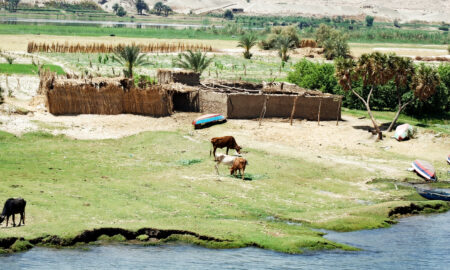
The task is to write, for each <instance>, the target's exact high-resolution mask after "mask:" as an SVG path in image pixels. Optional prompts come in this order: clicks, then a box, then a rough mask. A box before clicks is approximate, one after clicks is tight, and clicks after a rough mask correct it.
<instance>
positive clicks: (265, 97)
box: [40, 70, 342, 120]
mask: <svg viewBox="0 0 450 270" xmlns="http://www.w3.org/2000/svg"><path fill="white" fill-rule="evenodd" d="M157 76H158V81H159V82H160V84H157V85H139V84H138V85H137V86H134V85H131V84H130V81H129V80H127V79H124V78H92V79H67V78H56V77H48V78H41V89H42V90H40V92H41V94H45V95H46V97H47V108H48V111H49V112H50V113H52V114H57V115H60V114H88V113H90V114H120V113H134V114H142V115H150V116H167V115H170V114H172V113H173V112H174V111H183V112H203V113H221V114H223V115H224V116H226V117H227V118H231V119H233V118H234V119H255V118H259V117H260V116H261V115H262V114H264V116H265V117H281V118H288V117H291V115H292V117H293V118H299V119H308V120H317V119H318V118H320V120H336V119H340V116H341V102H342V96H338V95H331V94H324V93H322V92H320V91H313V90H307V89H303V88H300V87H298V86H296V85H293V84H289V83H264V84H257V83H248V82H229V81H203V82H200V80H199V76H198V74H196V73H191V72H186V71H183V70H158V75H157ZM319 112H320V114H319Z"/></svg>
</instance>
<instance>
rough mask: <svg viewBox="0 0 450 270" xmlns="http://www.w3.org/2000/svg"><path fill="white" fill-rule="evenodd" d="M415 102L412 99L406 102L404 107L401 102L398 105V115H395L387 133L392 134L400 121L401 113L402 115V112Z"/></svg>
mask: <svg viewBox="0 0 450 270" xmlns="http://www.w3.org/2000/svg"><path fill="white" fill-rule="evenodd" d="M413 100H414V99H411V100H409V101H408V102H406V103H405V104H403V105H402V103H401V102H400V103H399V104H398V110H397V113H396V114H395V116H394V119H393V120H392V122H391V124H390V125H389V128H388V129H387V132H391V131H392V129H393V128H394V126H395V123H396V122H397V120H398V117H399V116H400V113H401V112H402V111H403V109H405V108H406V106H408V105H409V104H410V103H411V102H412V101H413Z"/></svg>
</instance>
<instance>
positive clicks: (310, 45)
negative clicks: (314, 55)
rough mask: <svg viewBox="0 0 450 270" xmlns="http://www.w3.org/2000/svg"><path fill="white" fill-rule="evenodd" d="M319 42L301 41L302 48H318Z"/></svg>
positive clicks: (312, 40) (311, 40)
mask: <svg viewBox="0 0 450 270" xmlns="http://www.w3.org/2000/svg"><path fill="white" fill-rule="evenodd" d="M316 47H317V42H316V41H315V40H314V39H302V40H301V41H300V48H316Z"/></svg>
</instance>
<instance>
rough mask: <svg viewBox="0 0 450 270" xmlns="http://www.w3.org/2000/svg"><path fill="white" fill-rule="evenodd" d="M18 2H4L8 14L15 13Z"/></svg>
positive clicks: (9, 0)
mask: <svg viewBox="0 0 450 270" xmlns="http://www.w3.org/2000/svg"><path fill="white" fill-rule="evenodd" d="M19 2H20V0H6V9H7V10H8V11H9V12H16V11H17V6H18V5H19Z"/></svg>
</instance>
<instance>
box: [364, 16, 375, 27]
mask: <svg viewBox="0 0 450 270" xmlns="http://www.w3.org/2000/svg"><path fill="white" fill-rule="evenodd" d="M374 20H375V18H374V17H373V16H366V26H367V27H372V26H373V21H374Z"/></svg>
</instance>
